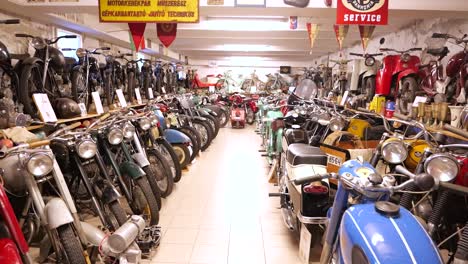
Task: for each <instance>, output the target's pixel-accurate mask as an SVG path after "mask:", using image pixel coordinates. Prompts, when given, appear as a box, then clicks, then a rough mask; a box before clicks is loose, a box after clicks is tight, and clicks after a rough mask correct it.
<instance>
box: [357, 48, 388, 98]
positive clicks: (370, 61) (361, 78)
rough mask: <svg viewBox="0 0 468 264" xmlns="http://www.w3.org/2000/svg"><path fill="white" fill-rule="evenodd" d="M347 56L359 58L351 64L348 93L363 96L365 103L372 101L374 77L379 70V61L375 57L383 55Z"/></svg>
mask: <svg viewBox="0 0 468 264" xmlns="http://www.w3.org/2000/svg"><path fill="white" fill-rule="evenodd" d="M349 55H353V56H357V57H361V58H362V59H356V60H354V62H353V73H352V75H351V84H350V88H349V90H350V91H355V92H359V94H362V95H365V97H366V102H368V103H369V102H370V101H372V98H374V94H375V76H376V75H377V71H378V69H379V68H380V61H378V60H376V59H375V57H377V56H381V55H383V54H382V53H375V54H368V53H366V54H359V53H350V54H349Z"/></svg>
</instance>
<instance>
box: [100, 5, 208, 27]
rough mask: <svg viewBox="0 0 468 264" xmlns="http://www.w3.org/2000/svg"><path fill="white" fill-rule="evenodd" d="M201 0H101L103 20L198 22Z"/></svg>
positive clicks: (101, 17)
mask: <svg viewBox="0 0 468 264" xmlns="http://www.w3.org/2000/svg"><path fill="white" fill-rule="evenodd" d="M199 4H200V3H199V0H99V19H100V21H101V22H117V23H128V22H141V23H197V22H198V20H199Z"/></svg>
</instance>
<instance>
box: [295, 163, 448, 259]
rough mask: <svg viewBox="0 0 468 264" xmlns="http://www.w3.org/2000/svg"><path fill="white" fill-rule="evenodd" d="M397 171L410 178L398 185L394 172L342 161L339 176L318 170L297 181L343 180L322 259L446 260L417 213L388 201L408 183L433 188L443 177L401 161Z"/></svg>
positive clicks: (334, 205)
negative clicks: (382, 172) (415, 170)
mask: <svg viewBox="0 0 468 264" xmlns="http://www.w3.org/2000/svg"><path fill="white" fill-rule="evenodd" d="M396 171H397V172H398V173H400V174H403V175H405V176H407V177H409V180H407V181H405V182H403V183H401V184H399V185H396V186H395V183H396V179H395V178H394V177H393V176H392V175H380V174H378V173H377V171H376V170H375V168H374V167H372V166H371V165H370V164H369V163H368V162H364V161H363V160H362V159H359V158H358V159H356V160H348V161H346V162H344V163H343V165H342V166H341V167H340V169H339V171H338V173H337V174H333V173H325V174H321V175H320V174H316V175H312V176H306V177H303V178H301V179H298V178H296V179H295V180H294V181H293V182H294V184H296V185H300V186H305V185H307V184H310V183H311V182H316V181H321V180H323V179H329V178H333V179H337V180H338V181H339V183H338V189H337V192H336V194H335V199H334V203H333V207H332V208H330V210H329V211H328V213H327V218H328V224H327V229H326V233H325V240H324V244H323V249H322V253H321V256H320V263H416V262H417V261H418V262H421V263H443V261H442V258H441V256H440V254H439V251H438V249H437V247H436V245H435V244H434V242H433V241H432V240H431V239H430V237H429V236H428V235H427V232H426V231H425V230H424V229H423V227H422V226H421V224H420V223H419V221H418V220H417V219H416V217H415V216H413V215H412V214H411V213H410V212H409V211H408V210H406V209H405V208H401V207H400V206H398V205H396V204H394V203H391V202H389V198H390V195H391V194H393V193H395V192H399V191H401V190H402V189H403V188H404V187H405V186H407V185H408V184H410V183H415V184H417V185H418V186H419V187H420V188H421V190H424V191H429V190H431V189H432V188H433V187H434V185H435V182H436V180H440V179H434V178H433V176H431V175H428V174H418V175H414V174H412V173H411V172H409V171H408V170H406V169H405V168H404V167H403V166H400V165H399V166H397V168H396Z"/></svg>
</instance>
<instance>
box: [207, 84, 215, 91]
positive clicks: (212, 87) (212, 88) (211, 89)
mask: <svg viewBox="0 0 468 264" xmlns="http://www.w3.org/2000/svg"><path fill="white" fill-rule="evenodd" d="M214 91H215V87H214V86H213V85H211V86H209V87H208V92H210V93H214Z"/></svg>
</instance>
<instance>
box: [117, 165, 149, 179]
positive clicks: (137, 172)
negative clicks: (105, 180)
mask: <svg viewBox="0 0 468 264" xmlns="http://www.w3.org/2000/svg"><path fill="white" fill-rule="evenodd" d="M120 172H121V173H122V174H123V175H127V176H129V177H131V178H133V179H135V180H136V179H139V178H141V177H143V176H145V175H146V174H145V172H144V171H143V169H142V168H141V167H140V166H138V165H137V164H136V163H134V162H130V161H125V162H124V163H122V164H120Z"/></svg>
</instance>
